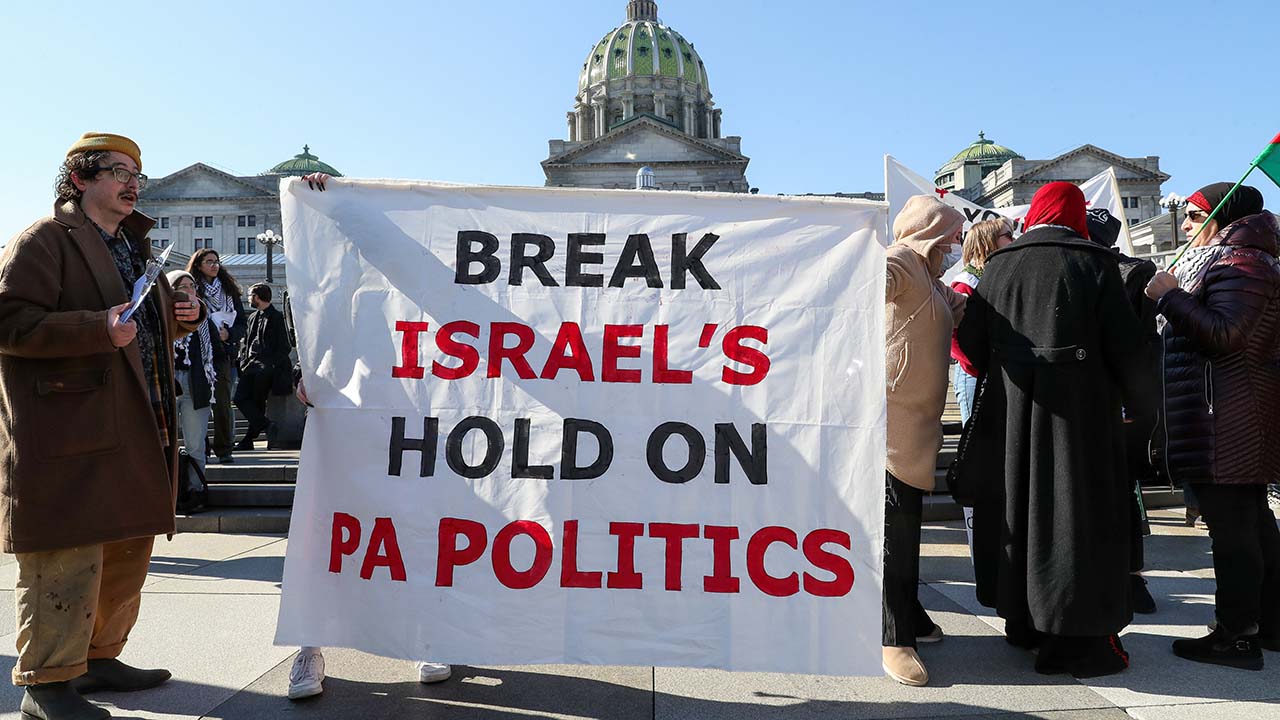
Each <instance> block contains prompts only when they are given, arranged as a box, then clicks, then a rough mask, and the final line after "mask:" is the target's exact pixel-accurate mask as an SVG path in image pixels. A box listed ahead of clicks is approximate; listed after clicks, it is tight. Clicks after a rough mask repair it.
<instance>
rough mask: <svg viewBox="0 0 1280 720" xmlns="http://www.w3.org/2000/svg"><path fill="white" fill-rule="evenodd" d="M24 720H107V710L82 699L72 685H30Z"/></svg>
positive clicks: (24, 709)
mask: <svg viewBox="0 0 1280 720" xmlns="http://www.w3.org/2000/svg"><path fill="white" fill-rule="evenodd" d="M21 708H22V719H23V720H105V718H109V717H111V713H110V712H108V711H107V709H106V708H101V707H98V706H97V705H94V704H93V703H91V702H89V701H88V700H85V699H84V698H82V697H80V693H78V692H76V691H75V690H73V689H72V688H71V684H70V683H66V682H56V683H44V684H42V685H28V686H27V688H26V692H25V693H23V695H22V705H21Z"/></svg>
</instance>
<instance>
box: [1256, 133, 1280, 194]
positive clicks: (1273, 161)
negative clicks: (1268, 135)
mask: <svg viewBox="0 0 1280 720" xmlns="http://www.w3.org/2000/svg"><path fill="white" fill-rule="evenodd" d="M1253 164H1254V166H1255V167H1257V168H1258V169H1259V170H1261V171H1262V172H1264V173H1266V174H1267V177H1269V178H1271V182H1273V183H1275V184H1276V185H1280V135H1276V138H1275V139H1274V140H1272V141H1271V144H1270V145H1268V146H1267V149H1266V150H1263V151H1262V154H1261V155H1259V156H1258V159H1256V160H1254V161H1253Z"/></svg>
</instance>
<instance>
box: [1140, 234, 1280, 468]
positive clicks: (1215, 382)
mask: <svg viewBox="0 0 1280 720" xmlns="http://www.w3.org/2000/svg"><path fill="white" fill-rule="evenodd" d="M1211 244H1213V245H1223V246H1226V247H1228V248H1230V249H1229V250H1227V251H1225V253H1224V254H1223V255H1222V256H1221V257H1219V258H1217V259H1216V260H1215V261H1214V262H1213V263H1212V264H1211V265H1209V266H1208V267H1207V268H1206V269H1204V270H1203V271H1201V275H1200V280H1199V283H1198V284H1194V285H1193V289H1192V292H1190V293H1188V292H1187V291H1185V290H1182V289H1177V290H1172V291H1170V292H1168V293H1167V294H1165V296H1164V297H1163V298H1161V299H1160V302H1159V304H1158V306H1157V309H1158V310H1159V312H1160V314H1162V315H1164V317H1165V318H1166V319H1167V320H1168V324H1167V325H1166V326H1165V328H1164V331H1163V339H1164V343H1163V344H1164V389H1165V392H1164V403H1165V413H1164V418H1165V422H1166V453H1165V459H1166V462H1167V464H1168V471H1169V475H1170V477H1171V478H1173V479H1174V480H1176V481H1179V482H1195V483H1216V484H1262V483H1271V482H1276V481H1277V479H1278V478H1280V260H1277V251H1278V250H1280V227H1278V226H1277V224H1276V219H1275V217H1274V216H1273V215H1272V214H1271V213H1261V214H1258V215H1251V216H1249V217H1246V218H1243V219H1241V220H1238V221H1236V222H1234V223H1232V224H1231V225H1229V226H1228V227H1227V228H1226V229H1224V230H1222V231H1221V232H1219V233H1218V235H1217V236H1215V237H1214V239H1213V241H1212V243H1211Z"/></svg>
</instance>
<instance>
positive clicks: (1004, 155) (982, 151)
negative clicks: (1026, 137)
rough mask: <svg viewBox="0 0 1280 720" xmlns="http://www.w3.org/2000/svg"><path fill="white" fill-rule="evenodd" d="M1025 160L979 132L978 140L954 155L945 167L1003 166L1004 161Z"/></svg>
mask: <svg viewBox="0 0 1280 720" xmlns="http://www.w3.org/2000/svg"><path fill="white" fill-rule="evenodd" d="M1015 159H1016V160H1025V159H1026V158H1024V157H1022V156H1021V155H1019V154H1018V153H1016V152H1014V151H1013V150H1010V149H1009V148H1007V147H1005V146H1003V145H997V144H995V143H994V142H992V141H990V140H988V139H987V136H986V134H984V133H981V132H979V133H978V139H977V140H976V141H975V142H974V143H973V144H972V145H970V146H969V147H967V148H965V149H963V150H961V151H960V152H958V153H956V156H955V157H953V158H951V161H950V162H948V163H947V165H961V164H963V163H966V162H977V163H978V164H980V165H1003V164H1004V162H1005V161H1006V160H1015Z"/></svg>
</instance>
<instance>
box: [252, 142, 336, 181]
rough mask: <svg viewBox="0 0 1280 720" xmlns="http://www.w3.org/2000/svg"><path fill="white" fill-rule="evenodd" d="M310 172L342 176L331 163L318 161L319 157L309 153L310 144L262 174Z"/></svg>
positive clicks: (304, 173) (299, 173)
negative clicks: (299, 152)
mask: <svg viewBox="0 0 1280 720" xmlns="http://www.w3.org/2000/svg"><path fill="white" fill-rule="evenodd" d="M311 173H325V174H327V175H332V176H334V177H342V173H340V172H338V171H337V169H335V168H334V167H333V166H332V165H329V164H328V163H323V162H320V158H318V157H316V156H315V155H312V154H311V146H309V145H303V146H302V153H301V154H299V155H294V156H293V157H292V158H290V159H288V160H285V161H284V162H282V163H280V164H279V165H276V166H275V167H273V168H271V169H270V170H268V171H266V172H265V173H263V174H264V175H290V176H292V175H309V174H311Z"/></svg>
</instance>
